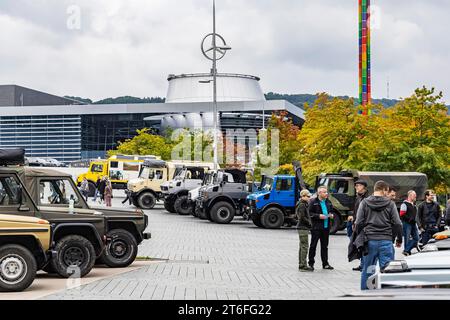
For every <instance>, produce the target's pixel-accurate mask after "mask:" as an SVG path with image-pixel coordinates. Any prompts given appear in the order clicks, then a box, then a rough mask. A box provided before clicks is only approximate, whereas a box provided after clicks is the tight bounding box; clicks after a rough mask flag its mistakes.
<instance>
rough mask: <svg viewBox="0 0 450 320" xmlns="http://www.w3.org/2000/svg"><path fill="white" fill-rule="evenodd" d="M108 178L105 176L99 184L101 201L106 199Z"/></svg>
mask: <svg viewBox="0 0 450 320" xmlns="http://www.w3.org/2000/svg"><path fill="white" fill-rule="evenodd" d="M106 179H107V177H106V176H104V177H103V178H102V179H101V180H100V182H99V184H98V193H99V194H100V203H102V202H103V201H105V187H106Z"/></svg>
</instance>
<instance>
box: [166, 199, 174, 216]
mask: <svg viewBox="0 0 450 320" xmlns="http://www.w3.org/2000/svg"><path fill="white" fill-rule="evenodd" d="M164 209H166V210H167V211H168V212H170V213H176V211H175V208H174V206H173V202H172V201H168V200H164Z"/></svg>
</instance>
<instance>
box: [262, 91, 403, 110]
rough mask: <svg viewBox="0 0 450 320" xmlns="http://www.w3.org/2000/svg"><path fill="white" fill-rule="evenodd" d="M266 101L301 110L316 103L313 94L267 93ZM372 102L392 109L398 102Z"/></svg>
mask: <svg viewBox="0 0 450 320" xmlns="http://www.w3.org/2000/svg"><path fill="white" fill-rule="evenodd" d="M338 98H341V99H350V97H349V96H340V97H338ZM266 99H267V100H286V101H289V102H290V103H292V104H294V105H296V106H298V107H300V108H303V107H304V105H305V103H308V104H313V103H314V101H316V99H317V95H315V94H279V93H273V92H269V93H267V94H266ZM355 101H357V100H356V99H355ZM373 102H374V103H380V104H382V105H383V106H385V107H392V106H393V105H395V104H396V103H397V102H398V100H393V99H374V100H373Z"/></svg>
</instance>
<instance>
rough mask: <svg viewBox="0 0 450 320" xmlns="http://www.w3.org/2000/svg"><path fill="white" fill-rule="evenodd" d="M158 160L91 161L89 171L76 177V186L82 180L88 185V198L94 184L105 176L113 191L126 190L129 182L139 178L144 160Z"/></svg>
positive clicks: (118, 157) (120, 158)
mask: <svg viewBox="0 0 450 320" xmlns="http://www.w3.org/2000/svg"><path fill="white" fill-rule="evenodd" d="M150 159H159V157H157V156H152V155H149V156H133V155H114V156H112V157H110V158H109V159H99V160H93V161H91V163H90V165H89V170H88V172H86V173H83V174H80V175H79V176H78V177H77V185H78V186H79V185H81V182H82V181H83V179H84V178H86V179H87V180H88V183H89V194H88V195H89V197H93V196H94V194H95V189H96V183H97V181H98V180H99V179H101V178H103V177H104V176H107V177H108V178H109V179H110V180H111V184H112V186H113V189H126V188H127V183H128V181H129V180H132V179H136V178H137V177H138V176H139V172H140V170H141V166H142V164H143V163H144V161H145V160H150Z"/></svg>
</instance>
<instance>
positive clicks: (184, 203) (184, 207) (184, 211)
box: [173, 195, 192, 216]
mask: <svg viewBox="0 0 450 320" xmlns="http://www.w3.org/2000/svg"><path fill="white" fill-rule="evenodd" d="M173 207H174V209H175V211H176V212H177V213H178V214H179V215H180V216H187V215H189V214H191V213H192V205H191V203H190V201H189V198H188V196H187V195H184V196H179V197H178V198H177V200H175V203H174V204H173Z"/></svg>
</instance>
